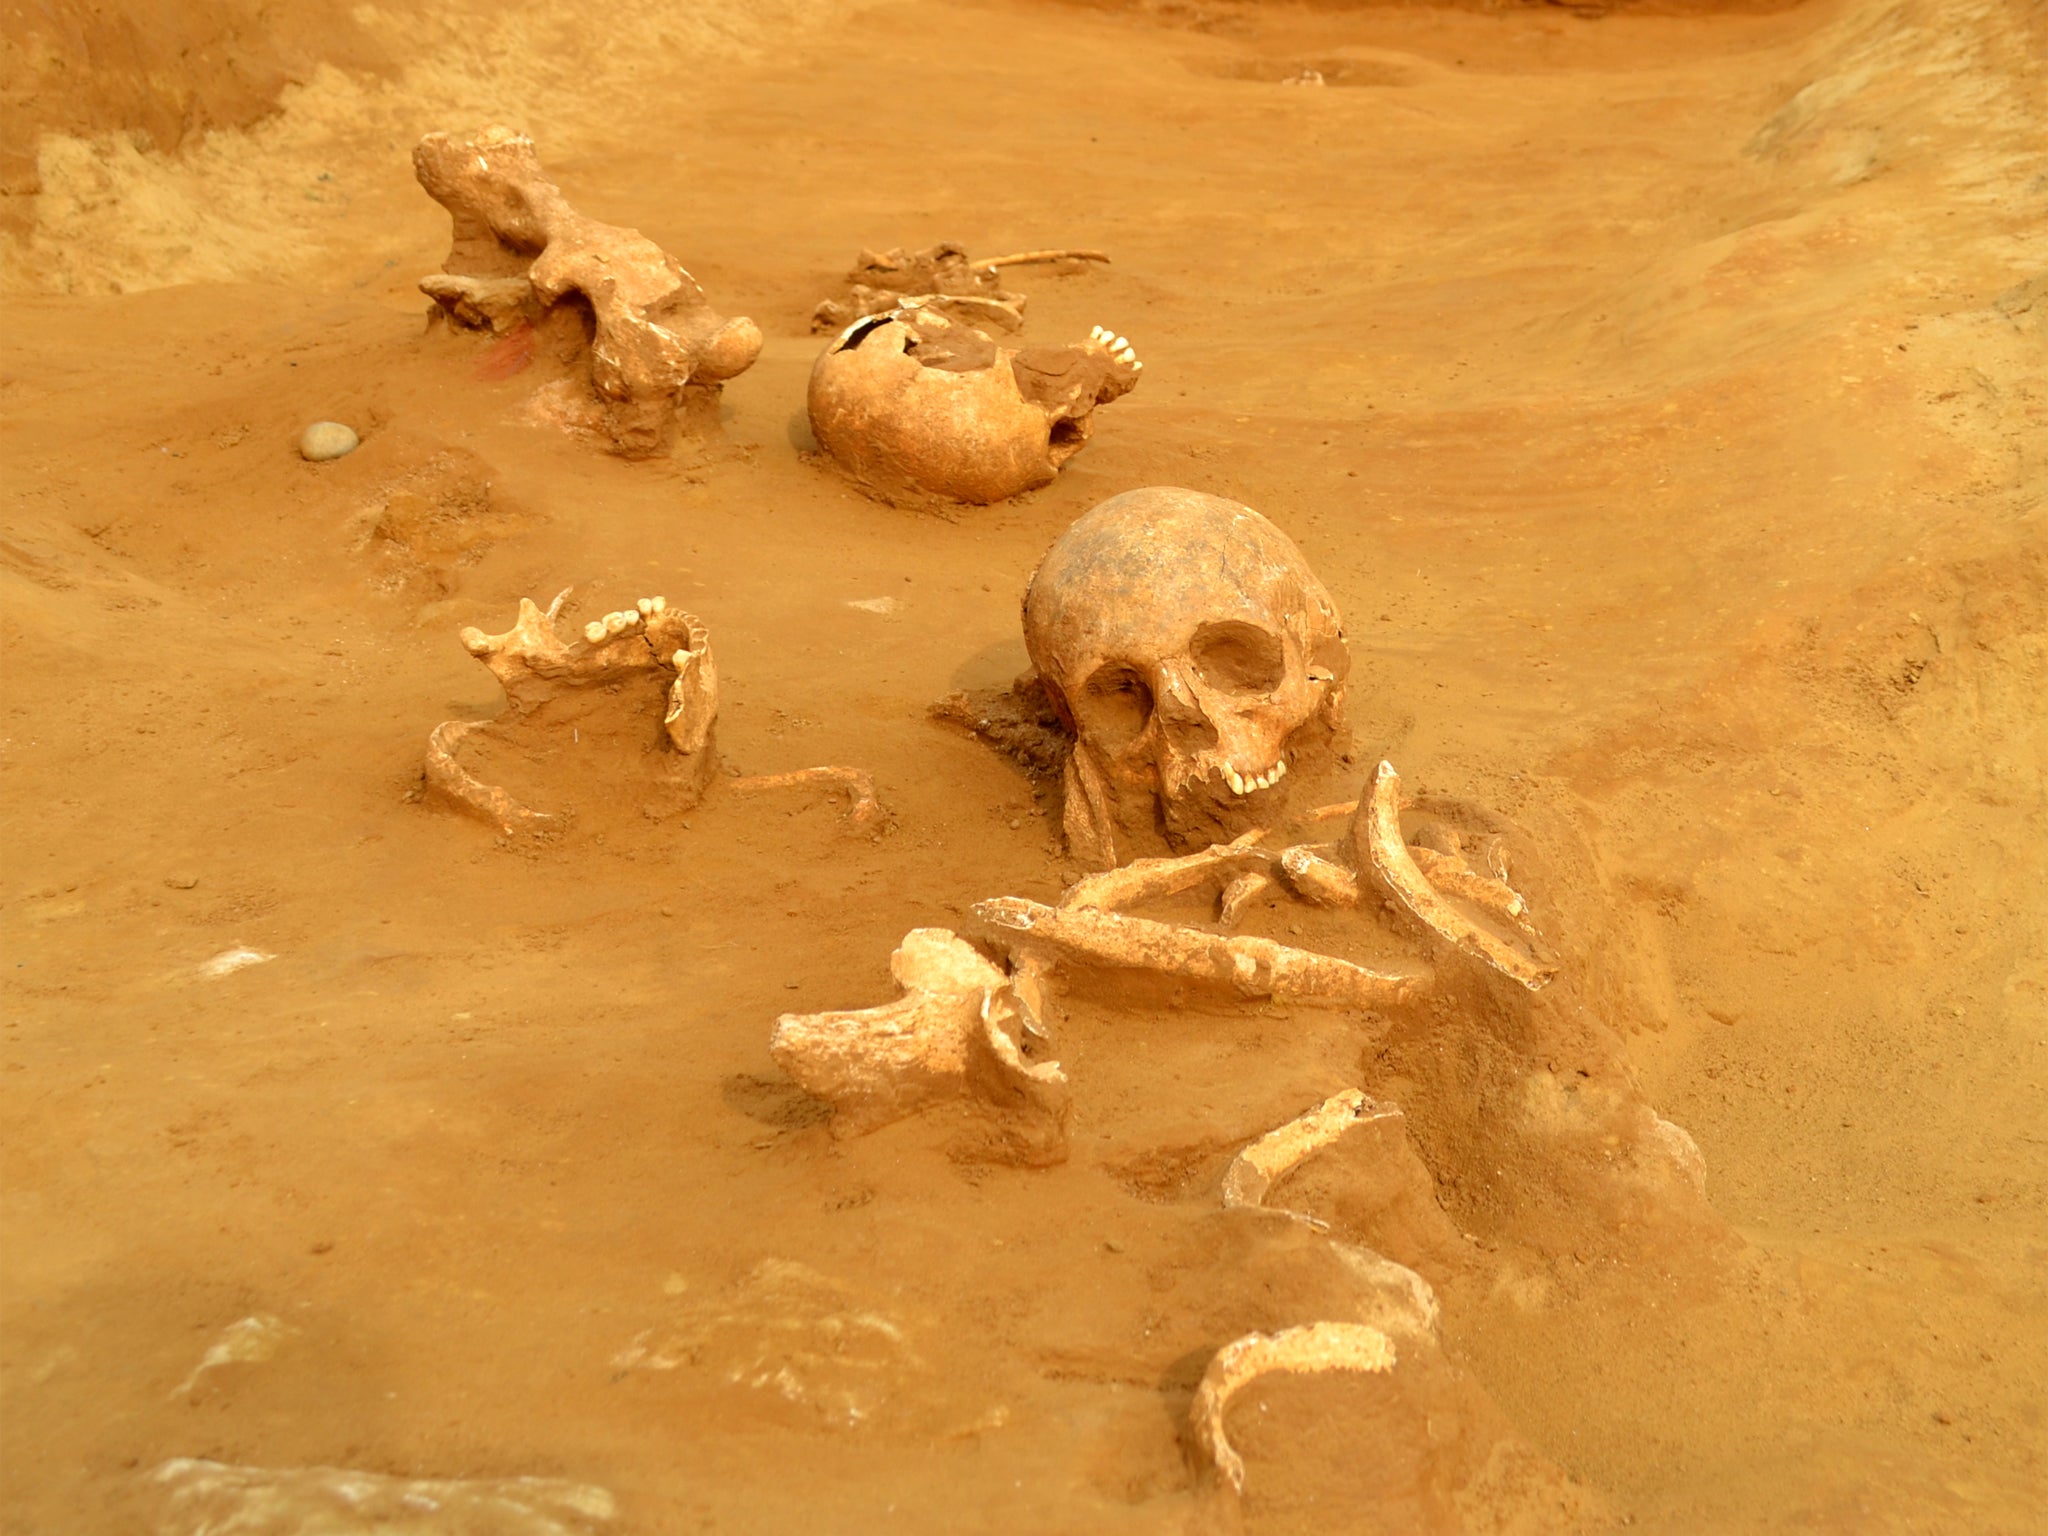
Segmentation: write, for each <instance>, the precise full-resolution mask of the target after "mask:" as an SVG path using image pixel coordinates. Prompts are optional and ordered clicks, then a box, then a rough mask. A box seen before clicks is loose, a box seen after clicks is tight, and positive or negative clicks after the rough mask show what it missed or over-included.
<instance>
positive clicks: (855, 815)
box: [677, 679, 923, 932]
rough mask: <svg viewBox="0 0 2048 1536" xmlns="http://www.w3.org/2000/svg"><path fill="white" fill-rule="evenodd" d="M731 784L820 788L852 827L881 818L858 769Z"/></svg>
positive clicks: (755, 777)
mask: <svg viewBox="0 0 2048 1536" xmlns="http://www.w3.org/2000/svg"><path fill="white" fill-rule="evenodd" d="M677 685H678V686H681V679H678V680H677ZM731 784H732V787H733V788H734V789H737V790H741V791H743V792H752V791H754V790H761V789H793V788H796V787H798V786H799V785H804V784H823V785H825V786H827V787H828V788H831V789H839V790H843V791H845V793H846V798H847V815H848V818H849V819H850V820H851V821H852V822H853V824H854V825H855V826H856V827H870V826H873V825H874V824H875V823H876V822H877V821H879V820H880V819H881V817H882V802H881V801H880V800H879V799H878V798H877V797H876V795H875V785H874V781H873V780H872V779H870V778H869V777H868V775H867V773H866V772H865V771H864V770H863V769H859V768H842V767H838V766H836V765H835V766H828V767H823V768H792V769H791V770H790V771H789V772H787V773H757V774H751V775H749V776H747V777H745V778H737V779H733V780H731ZM919 931H920V932H922V931H923V930H919Z"/></svg>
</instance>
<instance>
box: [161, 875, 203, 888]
mask: <svg viewBox="0 0 2048 1536" xmlns="http://www.w3.org/2000/svg"><path fill="white" fill-rule="evenodd" d="M198 883H199V877H198V876H197V875H170V876H168V877H166V878H165V880H164V884H165V885H168V886H169V887H170V888H171V889H172V890H174V891H189V890H191V889H192V887H193V886H195V885H197V884H198Z"/></svg>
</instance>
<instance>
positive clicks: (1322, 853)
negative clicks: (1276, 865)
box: [1280, 843, 1359, 907]
mask: <svg viewBox="0 0 2048 1536" xmlns="http://www.w3.org/2000/svg"><path fill="white" fill-rule="evenodd" d="M1335 851H1336V850H1335V849H1334V848H1332V847H1331V846H1330V845H1329V844H1327V843H1324V844H1315V843H1301V844H1298V845H1296V846H1295V847H1293V848H1289V849H1287V850H1286V851H1285V852H1284V853H1282V854H1281V855H1280V869H1281V872H1282V874H1284V875H1285V877H1286V879H1287V886H1288V889H1289V890H1291V891H1293V892H1294V894H1295V895H1297V896H1299V897H1301V898H1302V900H1304V901H1306V902H1309V903H1311V904H1312V905H1314V906H1318V907H1355V906H1357V905H1358V900H1359V896H1358V871H1357V870H1355V869H1352V868H1351V867H1350V866H1349V865H1347V864H1344V863H1341V862H1339V861H1338V860H1336V859H1333V858H1331V857H1329V855H1330V854H1332V853H1334V852H1335Z"/></svg>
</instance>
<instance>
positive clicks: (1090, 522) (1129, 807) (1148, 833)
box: [1024, 486, 1351, 868]
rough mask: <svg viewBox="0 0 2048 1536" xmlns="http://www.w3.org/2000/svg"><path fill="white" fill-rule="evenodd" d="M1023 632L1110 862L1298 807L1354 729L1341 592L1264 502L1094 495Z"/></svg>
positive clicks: (1195, 841)
mask: <svg viewBox="0 0 2048 1536" xmlns="http://www.w3.org/2000/svg"><path fill="white" fill-rule="evenodd" d="M1024 644H1025V648H1026V650H1027V651H1028V652H1029V653H1030V656H1031V664H1032V666H1033V667H1034V668H1035V669H1036V672H1037V681H1038V685H1039V687H1040V689H1041V690H1042V691H1043V693H1044V694H1045V696H1046V698H1047V699H1048V700H1049V701H1050V703H1051V704H1052V706H1053V708H1054V710H1055V711H1056V712H1057V715H1058V717H1059V720H1060V722H1061V723H1062V724H1063V725H1064V727H1065V729H1066V732H1067V734H1068V737H1069V739H1070V740H1071V742H1072V750H1071V751H1070V753H1069V754H1068V757H1067V761H1066V764H1065V782H1066V808H1065V812H1064V816H1063V825H1064V828H1065V831H1066V835H1067V846H1068V849H1069V850H1070V851H1071V852H1072V853H1073V855H1074V857H1075V858H1077V859H1079V860H1081V861H1082V862H1084V863H1086V864H1089V865H1092V866H1094V867H1096V868H1108V867H1110V866H1113V865H1116V864H1119V863H1122V862H1123V861H1124V860H1125V859H1127V858H1128V857H1129V856H1130V855H1131V853H1133V852H1145V851H1150V850H1151V849H1152V848H1154V847H1156V846H1158V845H1159V844H1160V843H1162V842H1163V843H1164V845H1165V846H1166V847H1167V848H1168V849H1171V850H1173V851H1175V852H1190V851H1193V850H1196V849H1200V848H1202V847H1204V846H1206V845H1208V844H1210V843H1219V842H1225V841H1227V840H1229V839H1231V838H1234V837H1237V836H1239V835H1240V834H1242V833H1244V832H1245V831H1247V830H1249V829H1252V828H1256V827H1271V826H1274V825H1276V824H1277V823H1278V822H1279V820H1280V819H1281V818H1282V817H1283V816H1284V814H1285V812H1286V809H1287V801H1288V797H1289V794H1290V792H1291V791H1292V788H1293V786H1294V784H1295V783H1297V782H1298V781H1300V780H1301V778H1302V776H1303V774H1304V772H1306V773H1309V774H1312V773H1313V772H1314V771H1315V770H1317V769H1318V768H1319V767H1320V766H1321V765H1322V763H1323V762H1324V761H1325V760H1326V759H1327V757H1328V756H1329V754H1330V751H1331V748H1332V746H1333V744H1334V742H1335V741H1336V740H1337V738H1338V737H1339V736H1340V734H1341V732H1342V729H1343V704H1344V679H1345V677H1346V675H1347V674H1348V673H1349V671H1350V667H1351V660H1350V655H1349V653H1348V651H1347V650H1346V648H1345V644H1344V630H1343V624H1342V621H1341V619H1340V618H1339V616H1338V612H1337V605H1336V603H1335V601H1334V600H1333V599H1332V598H1331V596H1330V594H1329V591H1328V589H1327V588H1325V587H1324V586H1323V584H1322V582H1321V581H1319V580H1318V579H1317V577H1316V575H1315V572H1314V571H1312V570H1311V569H1310V568H1309V564H1308V561H1307V560H1306V558H1304V556H1303V555H1302V552H1301V550H1300V549H1299V548H1297V547H1296V545H1295V544H1294V541H1293V540H1292V539H1290V538H1288V537H1287V535H1286V534H1285V533H1283V532H1281V530H1280V529H1279V528H1277V527H1275V526H1274V525H1273V524H1272V523H1270V522H1268V521H1267V520H1266V519H1265V518H1264V517H1261V516H1260V515H1259V514H1258V513H1257V512H1255V511H1253V510H1252V509H1251V508H1250V507H1247V506H1244V505H1243V504H1241V503H1239V502H1235V501H1230V500H1227V499H1225V498H1224V497H1221V496H1211V495H1208V494H1206V493H1204V492H1200V491H1192V490H1186V489H1182V488H1180V487H1177V486H1150V487H1147V488H1145V489H1143V490H1136V491H1126V492H1124V493H1123V494H1122V495H1119V496H1113V497H1111V498H1110V499H1109V500H1107V501H1104V502H1101V503H1099V504H1098V505H1096V506H1094V507H1092V508H1090V509H1089V510H1088V511H1087V512H1086V513H1084V514H1083V515H1082V516H1081V517H1080V518H1078V519H1077V520H1076V521H1075V522H1074V523H1073V525H1072V526H1071V527H1069V528H1068V529H1067V531H1066V532H1065V533H1063V534H1061V535H1060V537H1059V538H1058V539H1057V540H1055V541H1054V543H1053V545H1052V547H1051V548H1050V549H1049V550H1047V551H1046V554H1045V558H1044V559H1043V560H1041V561H1040V562H1039V566H1038V569H1037V571H1036V572H1034V573H1033V575H1032V577H1031V582H1030V586H1029V587H1028V589H1027V590H1026V592H1025V596H1024Z"/></svg>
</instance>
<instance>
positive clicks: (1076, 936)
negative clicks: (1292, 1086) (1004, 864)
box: [973, 896, 1431, 1008]
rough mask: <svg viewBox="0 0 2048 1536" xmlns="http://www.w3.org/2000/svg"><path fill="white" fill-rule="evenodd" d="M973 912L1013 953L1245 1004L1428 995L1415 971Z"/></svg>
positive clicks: (1042, 917)
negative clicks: (1225, 992) (1235, 996)
mask: <svg viewBox="0 0 2048 1536" xmlns="http://www.w3.org/2000/svg"><path fill="white" fill-rule="evenodd" d="M973 910H974V915H975V916H976V917H978V918H980V919H981V920H982V921H983V922H984V923H987V924H988V925H989V926H990V927H991V928H994V929H996V930H997V931H998V933H999V934H1000V936H1001V938H1002V939H1003V941H1004V942H1006V943H1009V944H1010V945H1012V946H1014V947H1016V948H1018V949H1022V950H1027V951H1028V950H1032V949H1036V950H1039V951H1041V952H1045V953H1049V954H1051V955H1053V956H1056V957H1058V958H1060V959H1064V960H1071V961H1080V962H1082V963H1084V964H1090V965H1103V966H1112V967H1117V968H1121V969H1127V970H1144V971H1158V972H1161V973H1164V974H1166V975H1170V976H1184V977H1187V978H1189V979H1190V980H1196V981H1210V982H1220V983H1222V984H1224V985H1226V986H1229V987H1232V988H1234V989H1235V990H1236V991H1237V992H1238V993H1239V994H1240V995H1241V996H1244V997H1275V998H1284V999H1290V1000H1298V1001H1301V1002H1311V1003H1327V1004H1331V1005H1334V1006H1340V1007H1354V1008H1379V1007H1387V1006H1390V1005H1394V1004H1400V1003H1406V1002H1411V1001H1413V1000H1415V999H1416V998H1418V997H1420V996H1421V995H1423V994H1424V993H1425V992H1427V991H1428V990H1429V986H1430V981H1431V978H1430V974H1429V972H1428V971H1427V970H1426V969H1424V968H1423V967H1420V966H1411V965H1403V964H1394V965H1387V966H1381V967H1370V966H1364V965H1360V964H1358V963H1357V962H1355V961H1351V960H1341V959H1339V958H1337V957H1336V956H1335V955H1322V954H1317V953H1315V952H1314V951H1313V950H1306V949H1296V948H1295V947H1294V946H1292V945H1290V944H1281V943H1277V942H1275V941H1274V940H1272V939H1265V938H1258V937H1255V936H1253V935H1249V934H1245V935H1236V936H1225V935H1222V934H1214V933H1205V932H1203V931H1202V930H1201V929H1199V928H1188V927H1183V926H1181V925H1179V924H1176V923H1161V922H1154V921H1152V920H1151V919H1149V918H1142V917H1125V916H1123V915H1121V914H1119V913H1115V912H1100V911H1093V910H1090V909H1088V908H1085V907H1075V908H1066V907H1048V906H1044V905H1041V904H1040V903H1038V902H1035V901H1025V900H1022V899H1020V898H1018V897H1014V896H1003V897H998V898H996V899H994V900H992V901H980V902H976V903H975V904H974V909H973Z"/></svg>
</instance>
